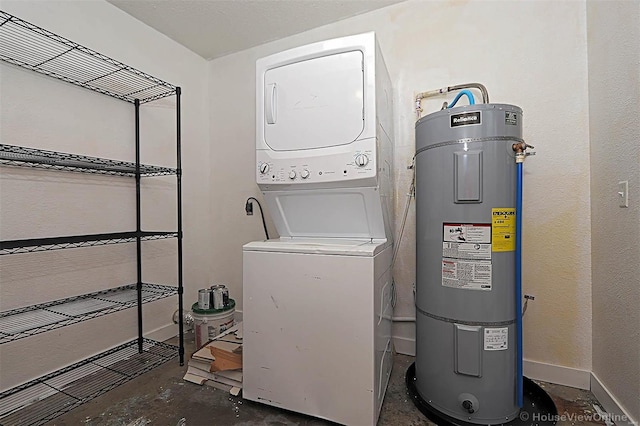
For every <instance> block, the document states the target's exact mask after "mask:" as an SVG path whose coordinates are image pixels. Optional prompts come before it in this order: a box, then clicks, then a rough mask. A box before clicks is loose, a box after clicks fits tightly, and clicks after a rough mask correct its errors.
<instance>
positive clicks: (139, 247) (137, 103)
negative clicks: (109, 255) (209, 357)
mask: <svg viewBox="0 0 640 426" xmlns="http://www.w3.org/2000/svg"><path fill="white" fill-rule="evenodd" d="M133 104H134V106H135V110H136V118H135V121H136V234H137V235H136V268H137V282H136V290H137V292H138V352H139V353H142V344H143V339H142V239H141V237H140V236H141V232H142V224H141V222H142V219H141V216H142V215H141V214H140V204H141V203H140V100H139V99H136V100H135V101H134V103H133Z"/></svg>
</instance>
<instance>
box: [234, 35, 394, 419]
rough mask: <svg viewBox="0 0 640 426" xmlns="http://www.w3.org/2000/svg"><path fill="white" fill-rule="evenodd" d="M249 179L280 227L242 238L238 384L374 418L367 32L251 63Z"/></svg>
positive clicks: (375, 242) (382, 334)
mask: <svg viewBox="0 0 640 426" xmlns="http://www.w3.org/2000/svg"><path fill="white" fill-rule="evenodd" d="M256 89H257V92H256V120H257V122H256V163H255V170H256V181H257V184H258V186H259V187H260V190H261V191H262V194H263V196H264V199H265V201H266V206H267V209H268V211H269V213H270V215H271V218H272V219H273V221H274V223H275V225H276V228H277V230H278V233H279V235H280V238H278V239H272V240H267V241H255V242H251V243H248V244H246V245H245V246H244V247H243V293H244V294H243V305H244V306H243V327H244V345H243V373H244V383H243V397H244V398H246V399H249V400H253V401H257V402H261V403H265V404H269V405H273V406H276V407H280V408H284V409H288V410H292V411H296V412H300V413H305V414H309V415H312V416H316V417H320V418H324V419H327V420H331V421H334V422H338V423H344V424H353V425H356V424H357V425H361V424H375V423H376V422H377V419H378V416H379V413H380V407H381V405H382V400H383V398H384V394H385V390H386V388H387V384H388V381H389V376H390V374H391V367H392V364H393V360H392V349H391V319H392V316H393V307H392V304H391V298H392V277H391V261H392V252H393V186H392V176H393V141H392V135H393V123H392V92H391V81H390V79H389V75H388V72H387V69H386V66H385V63H384V60H383V58H382V55H381V52H380V48H379V46H378V44H377V42H376V39H375V35H374V33H366V34H361V35H356V36H350V37H344V38H340V39H334V40H328V41H324V42H319V43H314V44H311V45H307V46H303V47H299V48H295V49H291V50H288V51H285V52H281V53H278V54H274V55H271V56H268V57H265V58H262V59H259V60H258V61H257V63H256Z"/></svg>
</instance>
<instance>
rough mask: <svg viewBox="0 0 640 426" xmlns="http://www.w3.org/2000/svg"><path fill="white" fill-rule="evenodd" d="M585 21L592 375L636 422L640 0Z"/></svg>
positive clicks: (593, 12) (595, 12) (639, 399)
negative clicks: (622, 188) (622, 201)
mask: <svg viewBox="0 0 640 426" xmlns="http://www.w3.org/2000/svg"><path fill="white" fill-rule="evenodd" d="M587 22H588V30H589V31H588V41H589V109H590V111H589V117H590V137H591V216H592V224H591V232H592V236H591V242H592V244H591V247H592V253H593V258H592V274H593V278H592V297H593V374H594V375H595V376H596V377H597V379H598V380H599V381H600V383H601V384H602V385H603V386H604V387H605V388H606V389H608V391H609V392H610V393H611V395H613V396H614V398H616V399H617V400H618V403H619V405H620V406H621V407H622V409H624V410H626V411H627V413H628V414H630V415H631V416H632V417H634V418H635V420H636V421H638V420H640V305H638V301H640V151H639V150H638V148H639V147H640V122H639V121H638V117H640V2H637V1H631V2H601V1H589V2H587ZM619 181H628V182H629V207H628V208H620V207H619V206H618V196H617V192H618V182H619ZM596 396H598V397H599V398H600V395H598V394H597V393H596ZM603 399H604V400H606V398H602V399H601V400H603ZM605 407H606V406H605ZM606 408H608V409H610V408H609V407H606Z"/></svg>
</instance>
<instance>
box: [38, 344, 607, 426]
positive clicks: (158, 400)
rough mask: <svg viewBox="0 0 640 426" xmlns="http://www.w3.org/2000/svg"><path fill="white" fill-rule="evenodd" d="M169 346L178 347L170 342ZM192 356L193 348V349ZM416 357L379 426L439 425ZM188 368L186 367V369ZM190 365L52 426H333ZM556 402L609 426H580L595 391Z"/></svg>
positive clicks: (395, 386)
mask: <svg viewBox="0 0 640 426" xmlns="http://www.w3.org/2000/svg"><path fill="white" fill-rule="evenodd" d="M168 343H174V344H175V342H174V341H169V342H168ZM187 344H188V346H187V352H188V353H190V351H189V348H191V347H192V346H193V344H192V343H191V344H189V343H187ZM413 361H414V358H413V357H410V356H406V355H396V356H395V361H394V366H393V373H392V377H391V380H390V383H389V388H388V389H387V393H386V397H385V400H384V404H383V406H382V412H381V414H380V420H379V422H378V425H381V426H382V425H402V426H411V425H434V423H431V422H430V421H428V420H427V419H426V417H425V416H424V415H423V414H422V413H421V412H420V411H418V409H417V408H415V406H414V405H413V403H412V402H411V400H410V399H409V396H408V394H407V390H406V388H405V384H404V374H405V371H406V370H407V368H408V367H409V365H410V364H411V363H412V362H413ZM185 364H186V363H185ZM185 370H186V365H185V366H184V367H180V366H179V365H178V360H177V358H176V359H175V360H173V361H170V362H168V363H166V364H164V365H163V366H161V367H159V368H156V369H155V370H153V371H150V372H148V373H146V374H144V375H142V376H140V377H138V378H136V379H134V380H132V381H130V382H128V383H126V384H124V385H122V386H120V387H118V388H116V389H114V390H112V391H110V392H108V393H106V394H104V395H102V396H100V397H98V398H96V399H94V400H92V401H89V402H87V403H85V404H84V405H82V406H80V407H78V408H76V409H75V410H73V411H70V412H69V413H66V414H64V415H62V416H60V417H58V418H56V419H54V420H53V421H51V422H50V423H49V424H50V425H60V426H63V425H69V426H70V425H74V426H75V425H80V424H84V425H88V426H92V425H106V426H145V425H157V426H165V425H167V426H174V425H175V426H182V425H186V426H210V425H211V426H226V425H238V426H239V425H278V426H280V425H301V426H302V425H331V424H332V423H329V422H326V421H323V420H318V419H314V418H312V417H308V416H305V415H301V414H297V413H292V412H289V411H285V410H281V409H278V408H274V407H270V406H267V405H262V404H257V403H254V402H251V401H244V400H243V399H242V398H241V397H233V396H231V395H229V394H228V393H227V392H224V391H221V390H218V389H214V388H212V387H209V386H198V385H195V384H192V383H189V382H184V381H183V380H182V376H183V375H184V372H185ZM540 385H541V386H543V388H544V389H545V390H546V391H547V393H549V395H550V396H551V397H552V398H553V400H554V402H555V404H556V407H557V408H558V414H559V415H564V416H565V418H566V421H560V422H558V425H561V426H564V425H572V426H573V425H604V424H605V423H604V422H597V421H587V420H579V419H581V418H589V417H592V416H593V414H594V413H595V410H594V408H593V404H597V401H596V399H595V398H594V396H593V394H592V393H591V392H589V391H584V390H579V389H574V388H569V387H565V386H558V385H552V384H548V383H540Z"/></svg>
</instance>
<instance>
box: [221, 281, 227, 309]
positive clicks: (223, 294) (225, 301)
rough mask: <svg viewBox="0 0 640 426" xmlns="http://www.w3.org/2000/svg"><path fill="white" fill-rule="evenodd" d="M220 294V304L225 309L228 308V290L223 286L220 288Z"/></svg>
mask: <svg viewBox="0 0 640 426" xmlns="http://www.w3.org/2000/svg"><path fill="white" fill-rule="evenodd" d="M220 292H222V304H223V305H224V307H225V308H228V307H229V289H228V288H227V287H225V286H222V288H221V289H220Z"/></svg>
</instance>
